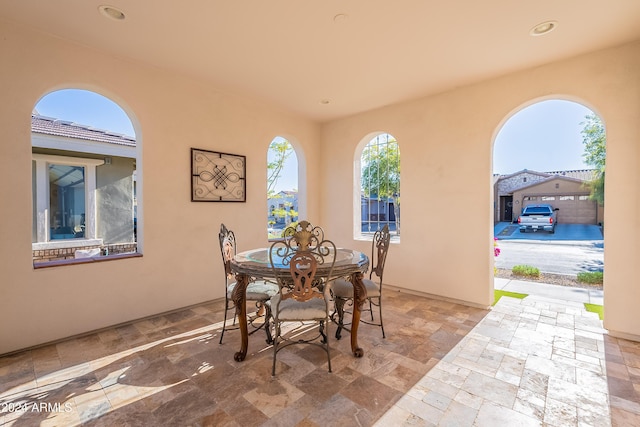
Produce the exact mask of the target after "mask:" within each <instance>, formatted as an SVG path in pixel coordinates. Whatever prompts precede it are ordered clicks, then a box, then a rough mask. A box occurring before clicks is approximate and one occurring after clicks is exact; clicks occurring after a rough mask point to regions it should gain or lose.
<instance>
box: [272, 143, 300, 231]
mask: <svg viewBox="0 0 640 427" xmlns="http://www.w3.org/2000/svg"><path fill="white" fill-rule="evenodd" d="M297 220H298V158H297V156H296V152H295V150H294V149H293V146H292V145H291V143H290V142H289V141H288V140H287V139H285V138H283V137H280V136H278V137H276V138H274V139H273V141H271V144H270V145H269V149H268V151H267V232H268V237H269V238H275V237H280V236H281V234H282V230H283V229H284V228H285V227H287V226H288V225H289V224H291V223H292V222H295V221H297Z"/></svg>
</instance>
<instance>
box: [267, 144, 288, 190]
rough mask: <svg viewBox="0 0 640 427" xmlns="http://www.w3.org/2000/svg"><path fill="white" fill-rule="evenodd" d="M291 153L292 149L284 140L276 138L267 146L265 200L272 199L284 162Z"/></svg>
mask: <svg viewBox="0 0 640 427" xmlns="http://www.w3.org/2000/svg"><path fill="white" fill-rule="evenodd" d="M292 153H293V147H292V146H291V144H290V143H289V141H287V140H286V139H280V138H276V139H274V140H273V141H272V142H271V145H269V153H268V154H267V198H270V197H273V195H274V192H275V187H276V184H277V183H278V179H280V176H281V174H282V169H283V168H284V165H285V162H286V161H287V159H288V158H289V156H291V154H292Z"/></svg>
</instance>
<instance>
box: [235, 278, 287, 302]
mask: <svg viewBox="0 0 640 427" xmlns="http://www.w3.org/2000/svg"><path fill="white" fill-rule="evenodd" d="M235 287H236V282H233V283H231V284H229V287H228V288H227V295H228V297H229V298H231V295H232V294H233V290H234V289H235ZM278 292H279V289H278V285H276V284H275V283H271V282H265V281H263V280H256V281H255V282H251V283H249V285H248V286H247V301H266V300H268V299H270V298H271V297H272V296H274V295H276V294H277V293H278Z"/></svg>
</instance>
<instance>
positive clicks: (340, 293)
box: [331, 225, 391, 339]
mask: <svg viewBox="0 0 640 427" xmlns="http://www.w3.org/2000/svg"><path fill="white" fill-rule="evenodd" d="M390 240H391V235H390V234H389V227H388V226H387V225H385V226H384V227H383V228H382V230H378V231H376V233H375V234H374V235H373V241H372V242H371V266H372V267H371V271H370V272H369V278H368V279H363V280H362V282H363V283H364V286H365V288H366V289H367V300H368V301H369V308H368V309H363V310H362V311H369V312H370V313H371V320H370V321H368V320H364V319H363V318H361V319H360V321H361V322H362V323H367V324H369V325H375V326H380V329H382V338H386V337H385V334H384V325H383V323H382V274H383V272H384V264H385V261H386V260H387V252H388V251H389V241H390ZM374 275H375V277H374ZM373 279H375V281H374V280H373ZM331 291H332V293H333V298H334V301H335V307H336V310H335V312H334V313H333V315H332V318H333V319H334V320H335V315H336V314H337V315H338V320H337V322H336V323H337V324H338V329H337V330H336V339H340V338H341V332H342V329H345V330H347V331H350V329H349V328H347V327H346V326H345V325H346V324H345V323H344V313H345V309H344V308H345V304H346V303H347V302H348V303H349V304H351V305H353V286H352V285H351V283H350V282H349V281H347V280H345V279H338V280H336V281H335V282H334V283H333V286H332V290H331ZM373 306H377V307H378V313H379V314H378V317H379V320H378V322H376V321H375V319H374V316H373Z"/></svg>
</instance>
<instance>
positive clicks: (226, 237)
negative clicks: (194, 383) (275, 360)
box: [218, 224, 278, 344]
mask: <svg viewBox="0 0 640 427" xmlns="http://www.w3.org/2000/svg"><path fill="white" fill-rule="evenodd" d="M218 238H219V240H220V252H221V253H222V262H223V264H224V283H225V287H226V292H225V297H224V304H225V310H224V324H223V327H222V332H221V333H220V344H222V338H223V337H224V333H225V331H228V330H231V329H238V327H239V326H237V325H236V315H235V309H236V307H235V304H234V303H233V299H232V295H233V290H234V289H235V287H236V282H235V281H234V280H233V273H232V272H231V260H232V259H233V257H234V256H235V255H236V252H237V246H236V236H235V234H234V233H233V231H231V230H228V229H227V227H226V226H225V225H224V224H220V233H219V234H218ZM277 293H278V285H276V284H275V283H270V282H266V281H263V280H254V281H252V282H250V283H249V285H248V286H247V301H254V302H255V304H256V315H255V316H253V317H251V318H249V319H248V321H249V323H250V324H251V325H252V326H254V330H252V331H251V332H250V334H252V333H254V332H255V331H257V330H258V329H260V328H263V327H264V329H265V332H266V334H267V343H271V341H272V339H271V330H270V329H269V327H268V325H269V317H270V316H271V309H270V307H269V305H268V304H266V303H267V301H269V299H271V297H272V296H274V295H275V294H277ZM230 310H234V315H233V322H232V323H231V325H228V324H227V314H228V313H229V311H230ZM259 317H264V319H263V322H262V323H260V324H259V325H257V326H255V325H254V322H255V321H256V320H257V319H258V318H259Z"/></svg>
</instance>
